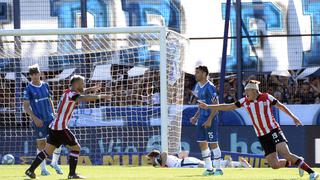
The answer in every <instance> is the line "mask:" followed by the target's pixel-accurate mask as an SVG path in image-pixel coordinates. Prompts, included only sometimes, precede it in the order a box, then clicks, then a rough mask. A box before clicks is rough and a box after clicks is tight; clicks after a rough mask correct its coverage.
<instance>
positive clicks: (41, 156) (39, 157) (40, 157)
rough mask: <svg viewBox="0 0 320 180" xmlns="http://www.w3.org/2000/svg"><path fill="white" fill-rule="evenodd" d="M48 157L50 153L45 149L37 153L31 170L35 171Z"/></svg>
mask: <svg viewBox="0 0 320 180" xmlns="http://www.w3.org/2000/svg"><path fill="white" fill-rule="evenodd" d="M46 157H48V154H47V153H46V152H45V151H41V152H40V153H39V154H38V155H37V157H36V159H35V160H33V162H32V164H31V166H30V168H29V170H30V171H31V172H34V171H35V170H36V169H37V167H38V166H39V165H40V164H41V163H42V161H43V160H45V159H46Z"/></svg>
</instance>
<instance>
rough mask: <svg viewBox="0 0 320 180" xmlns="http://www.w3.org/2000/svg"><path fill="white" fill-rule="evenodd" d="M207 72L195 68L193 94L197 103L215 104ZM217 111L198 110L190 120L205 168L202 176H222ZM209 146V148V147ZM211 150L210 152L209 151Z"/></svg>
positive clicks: (214, 91) (213, 91)
mask: <svg viewBox="0 0 320 180" xmlns="http://www.w3.org/2000/svg"><path fill="white" fill-rule="evenodd" d="M208 75H209V71H208V68H207V67H206V66H199V67H197V68H196V74H195V76H196V80H197V84H196V86H195V88H194V94H195V96H197V98H198V101H201V102H205V103H209V102H210V103H211V104H217V103H218V97H217V93H216V88H215V86H214V85H213V84H212V82H210V81H209V80H208ZM217 113H218V111H216V110H207V109H198V111H197V113H196V114H195V115H194V116H193V117H192V118H191V119H190V121H191V123H192V124H196V126H197V130H196V134H197V142H198V143H199V146H200V150H201V154H202V158H203V161H204V162H205V168H206V170H205V171H204V173H203V175H204V176H208V175H222V174H223V171H222V170H221V167H220V159H221V150H220V148H219V144H218V123H219V122H218V117H217V116H216V115H217ZM209 146H210V147H209ZM210 149H211V151H210ZM211 153H212V154H213V157H214V160H213V161H214V164H215V166H216V171H215V172H214V170H213V167H212V161H211Z"/></svg>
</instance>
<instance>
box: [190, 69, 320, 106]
mask: <svg viewBox="0 0 320 180" xmlns="http://www.w3.org/2000/svg"><path fill="white" fill-rule="evenodd" d="M209 79H210V80H211V81H212V82H213V83H214V84H215V86H216V88H217V91H218V92H219V75H218V74H210V78H209ZM248 80H259V81H260V82H261V84H260V91H261V92H267V93H269V94H271V95H273V96H274V97H276V98H277V99H278V100H279V101H281V102H282V103H286V104H319V103H320V77H306V78H304V79H294V78H292V77H286V76H277V75H251V76H247V77H245V78H244V82H243V84H245V82H246V81H248ZM195 84H196V81H195V79H194V76H192V75H188V74H187V75H186V79H185V98H184V104H195V103H196V100H195V97H194V95H193V91H192V90H193V87H194V85H195ZM236 87H237V86H236V76H229V77H228V78H226V80H225V84H224V94H223V97H224V102H226V103H232V102H235V101H236V100H237V88H236Z"/></svg>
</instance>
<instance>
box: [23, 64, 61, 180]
mask: <svg viewBox="0 0 320 180" xmlns="http://www.w3.org/2000/svg"><path fill="white" fill-rule="evenodd" d="M29 76H30V78H31V82H30V83H29V84H28V86H27V87H26V88H25V90H24V98H23V99H24V102H23V105H24V110H25V112H26V113H27V114H28V115H29V116H30V117H31V119H32V125H33V127H34V130H35V132H36V138H37V139H36V141H37V154H38V153H39V152H40V151H42V150H43V149H44V147H45V145H46V137H47V135H48V128H49V124H50V123H51V122H52V121H53V119H54V114H55V113H54V112H55V111H54V105H53V102H52V100H51V91H50V88H49V85H48V84H47V83H45V82H43V81H41V79H40V69H39V66H38V65H37V64H36V65H33V66H30V67H29ZM60 152H61V147H58V148H57V149H56V150H55V151H54V153H53V156H52V161H51V167H53V168H54V169H55V170H56V172H57V173H58V174H63V172H62V170H61V168H60V166H59V165H58V160H59V157H60ZM41 175H42V176H48V175H50V173H49V171H48V170H47V168H46V161H45V160H43V162H42V163H41Z"/></svg>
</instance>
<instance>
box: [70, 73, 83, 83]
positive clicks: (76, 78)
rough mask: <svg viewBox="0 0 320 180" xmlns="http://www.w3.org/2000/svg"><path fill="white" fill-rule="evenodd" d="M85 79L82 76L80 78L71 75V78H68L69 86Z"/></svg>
mask: <svg viewBox="0 0 320 180" xmlns="http://www.w3.org/2000/svg"><path fill="white" fill-rule="evenodd" d="M84 79H85V78H84V77H83V76H80V75H73V76H72V77H71V78H70V84H71V85H72V84H73V83H75V82H77V81H80V80H84Z"/></svg>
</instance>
